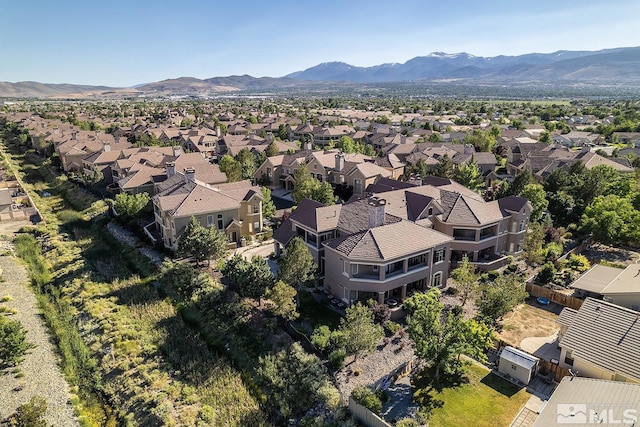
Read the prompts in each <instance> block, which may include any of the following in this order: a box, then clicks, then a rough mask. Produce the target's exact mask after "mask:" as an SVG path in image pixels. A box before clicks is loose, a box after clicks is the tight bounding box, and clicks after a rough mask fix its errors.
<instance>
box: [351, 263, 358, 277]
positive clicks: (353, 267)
mask: <svg viewBox="0 0 640 427" xmlns="http://www.w3.org/2000/svg"><path fill="white" fill-rule="evenodd" d="M356 274H358V264H351V275H352V276H355V275H356Z"/></svg>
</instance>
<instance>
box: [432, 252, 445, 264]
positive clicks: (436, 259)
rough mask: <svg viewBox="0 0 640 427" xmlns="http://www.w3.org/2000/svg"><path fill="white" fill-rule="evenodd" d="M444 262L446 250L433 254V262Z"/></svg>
mask: <svg viewBox="0 0 640 427" xmlns="http://www.w3.org/2000/svg"><path fill="white" fill-rule="evenodd" d="M442 261H444V249H438V250H437V251H435V252H434V253H433V262H434V263H437V262H442Z"/></svg>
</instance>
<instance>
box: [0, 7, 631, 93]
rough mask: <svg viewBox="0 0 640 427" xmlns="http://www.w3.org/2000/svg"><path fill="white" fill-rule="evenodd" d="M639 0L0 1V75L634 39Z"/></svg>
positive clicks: (218, 71) (148, 76) (157, 69)
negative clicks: (533, 0)
mask: <svg viewBox="0 0 640 427" xmlns="http://www.w3.org/2000/svg"><path fill="white" fill-rule="evenodd" d="M639 23H640V1H637V0H608V1H601V0H581V1H575V0H555V1H548V0H536V1H535V2H532V1H527V2H525V1H518V0H504V1H502V0H500V1H492V0H484V1H478V0H459V1H442V0H439V1H437V2H436V1H431V0H422V1H419V0H406V1H405V0H396V1H387V0H367V1H362V0H327V1H310V0H308V1H307V0H298V1H294V0H282V1H280V0H271V1H259V0H244V1H229V0H201V1H195V0H179V1H171V2H169V1H164V0H154V1H149V0H101V1H98V0H84V1H79V0H60V1H53V0H0V81H9V82H18V81H27V80H35V81H39V82H43V83H75V84H91V85H107V86H120V87H124V86H132V85H136V84H140V83H147V82H153V81H158V80H163V79H169V78H177V77H183V76H189V77H197V78H209V77H217V76H228V75H234V74H250V75H252V76H254V77H262V76H271V77H280V76H283V75H285V74H288V73H291V72H294V71H300V70H303V69H306V68H309V67H312V66H314V65H317V64H319V63H321V62H328V61H343V62H347V63H349V64H352V65H357V66H369V65H376V64H381V63H388V62H405V61H407V60H409V59H411V58H414V57H416V56H424V55H427V54H429V53H431V52H436V51H442V52H447V53H457V52H467V53H470V54H473V55H477V56H496V55H500V54H505V55H519V54H525V53H532V52H540V53H549V52H554V51H556V50H598V49H605V48H613V47H623V46H640V31H639V30H638V24H639Z"/></svg>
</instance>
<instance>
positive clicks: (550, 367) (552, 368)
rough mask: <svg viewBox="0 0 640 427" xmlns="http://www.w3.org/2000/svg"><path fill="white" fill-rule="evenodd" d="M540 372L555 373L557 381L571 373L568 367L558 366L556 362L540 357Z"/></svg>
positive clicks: (544, 373)
mask: <svg viewBox="0 0 640 427" xmlns="http://www.w3.org/2000/svg"><path fill="white" fill-rule="evenodd" d="M538 366H539V368H538V373H539V374H542V375H548V374H549V372H553V373H554V374H555V378H554V380H555V382H558V383H559V382H560V380H562V379H563V378H564V377H566V376H569V375H571V374H570V373H569V370H568V369H565V368H562V367H560V366H558V364H556V363H551V362H550V361H548V360H544V359H540V363H539V365H538Z"/></svg>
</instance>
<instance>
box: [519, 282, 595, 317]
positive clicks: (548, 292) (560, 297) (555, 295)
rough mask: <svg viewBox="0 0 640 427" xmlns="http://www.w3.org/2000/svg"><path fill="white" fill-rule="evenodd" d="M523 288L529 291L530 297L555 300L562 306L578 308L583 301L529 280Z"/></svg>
mask: <svg viewBox="0 0 640 427" xmlns="http://www.w3.org/2000/svg"><path fill="white" fill-rule="evenodd" d="M525 290H526V291H527V292H529V295H531V296H532V297H535V298H537V297H542V298H546V299H548V300H549V301H552V302H555V303H557V304H560V305H562V306H564V307H569V308H573V309H574V310H579V309H580V307H581V306H582V302H583V301H582V300H581V299H580V298H576V297H572V296H571V295H565V294H563V293H561V292H558V291H554V290H553V289H548V288H545V287H542V286H540V285H536V284H534V283H530V282H527V284H526V286H525Z"/></svg>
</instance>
